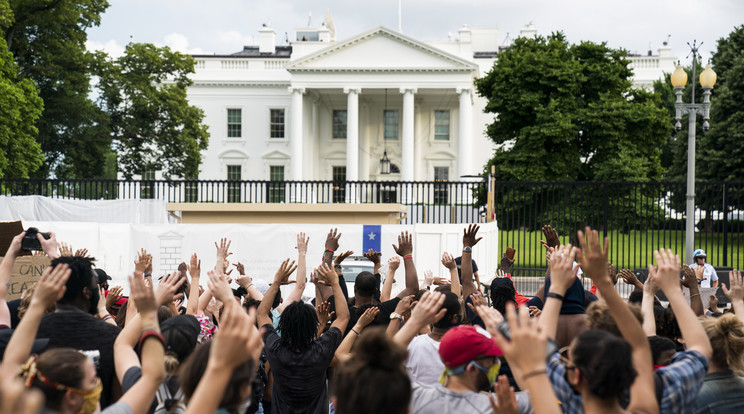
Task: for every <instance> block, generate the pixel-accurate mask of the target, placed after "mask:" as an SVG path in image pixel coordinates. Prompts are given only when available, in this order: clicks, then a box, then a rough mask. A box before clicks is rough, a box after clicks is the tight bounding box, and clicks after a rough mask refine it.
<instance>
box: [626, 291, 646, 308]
mask: <svg viewBox="0 0 744 414" xmlns="http://www.w3.org/2000/svg"><path fill="white" fill-rule="evenodd" d="M641 302H643V291H642V290H634V291H632V292H630V295H628V303H637V304H639V305H640V304H641Z"/></svg>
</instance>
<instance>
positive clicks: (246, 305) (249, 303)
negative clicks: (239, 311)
mask: <svg viewBox="0 0 744 414" xmlns="http://www.w3.org/2000/svg"><path fill="white" fill-rule="evenodd" d="M259 306H261V301H260V300H256V299H254V298H248V299H246V300H245V302H243V309H245V310H246V311H249V310H251V308H256V309H258V307H259Z"/></svg>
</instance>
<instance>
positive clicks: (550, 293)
mask: <svg viewBox="0 0 744 414" xmlns="http://www.w3.org/2000/svg"><path fill="white" fill-rule="evenodd" d="M545 296H546V297H549V298H556V299H558V300H560V301H563V300H564V299H566V298H565V297H564V296H563V295H559V294H557V293H555V292H548V294H547V295H545Z"/></svg>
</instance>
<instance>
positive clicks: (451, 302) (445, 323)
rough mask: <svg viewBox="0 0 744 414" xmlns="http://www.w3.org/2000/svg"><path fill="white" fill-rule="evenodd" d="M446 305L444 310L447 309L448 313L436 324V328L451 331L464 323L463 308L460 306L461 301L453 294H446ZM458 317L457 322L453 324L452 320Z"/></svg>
mask: <svg viewBox="0 0 744 414" xmlns="http://www.w3.org/2000/svg"><path fill="white" fill-rule="evenodd" d="M443 294H444V303H443V304H442V307H441V308H440V310H442V309H447V313H445V314H444V316H443V317H442V319H440V320H439V321H437V322H436V323H434V327H435V328H441V329H449V328H451V327H453V326H457V325H459V324H460V323H461V322H462V306H460V300H459V299H458V298H457V295H455V294H454V293H452V292H444V293H443ZM455 315H458V316H459V317H458V318H457V321H455V322H453V321H452V318H453V317H454V316H455Z"/></svg>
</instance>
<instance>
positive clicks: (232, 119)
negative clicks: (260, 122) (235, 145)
mask: <svg viewBox="0 0 744 414" xmlns="http://www.w3.org/2000/svg"><path fill="white" fill-rule="evenodd" d="M242 136H243V110H242V109H240V108H237V109H228V110H227V137H228V138H240V137H242Z"/></svg>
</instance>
